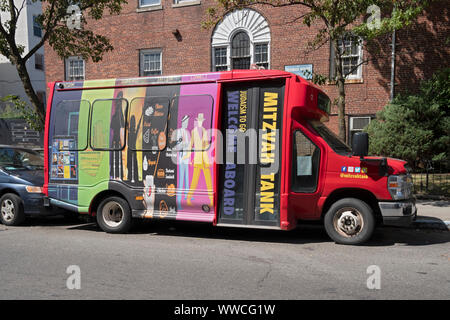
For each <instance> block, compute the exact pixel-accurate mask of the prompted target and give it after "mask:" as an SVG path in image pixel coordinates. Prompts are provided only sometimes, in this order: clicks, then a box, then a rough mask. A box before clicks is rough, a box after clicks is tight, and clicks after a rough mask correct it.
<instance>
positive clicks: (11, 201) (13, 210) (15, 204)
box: [0, 193, 25, 226]
mask: <svg viewBox="0 0 450 320" xmlns="http://www.w3.org/2000/svg"><path fill="white" fill-rule="evenodd" d="M24 220H25V212H24V210H23V203H22V199H20V197H19V196H18V195H16V194H14V193H6V194H4V195H3V196H2V197H1V198H0V222H1V223H2V224H4V225H5V226H18V225H20V224H21V223H22V222H23V221H24Z"/></svg>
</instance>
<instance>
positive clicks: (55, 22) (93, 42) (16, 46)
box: [0, 0, 127, 125]
mask: <svg viewBox="0 0 450 320" xmlns="http://www.w3.org/2000/svg"><path fill="white" fill-rule="evenodd" d="M37 1H39V0H19V1H18V0H0V12H2V13H4V15H2V16H3V17H7V18H3V19H2V18H0V54H2V55H3V56H5V57H7V58H8V59H9V60H10V61H11V63H12V64H13V65H14V66H15V67H16V69H17V72H18V74H19V77H20V79H21V81H22V84H23V87H24V89H25V92H26V94H27V96H28V98H29V99H30V102H31V105H32V107H33V110H35V112H36V115H37V118H38V121H39V122H41V125H43V124H44V119H45V108H44V105H43V104H42V103H41V102H40V101H39V98H38V96H37V94H36V92H35V91H34V89H33V86H32V84H31V80H30V76H29V74H28V71H27V68H26V62H27V60H28V59H30V58H31V57H32V56H33V55H34V54H35V53H36V51H37V50H39V48H41V47H42V46H43V45H44V44H45V43H46V42H47V43H48V44H49V45H50V46H51V47H52V48H53V50H55V52H56V53H57V54H58V55H59V56H60V57H61V58H64V57H68V56H71V55H79V56H82V57H83V58H84V59H86V60H87V59H89V58H90V59H92V61H94V62H97V61H100V60H101V59H102V57H103V54H104V53H105V52H107V51H111V50H113V47H112V45H111V43H110V41H109V39H107V38H106V37H104V36H102V35H98V34H95V33H94V32H93V31H91V30H88V29H85V28H83V27H81V28H70V26H71V25H70V24H69V23H68V21H69V20H70V19H72V18H73V15H72V12H71V11H70V10H68V8H69V7H70V6H71V5H73V4H76V5H78V7H79V9H80V10H81V11H80V13H81V18H80V20H81V23H82V25H84V24H85V23H86V21H87V20H86V19H88V18H89V19H92V20H99V19H101V18H102V17H103V15H104V12H105V11H106V10H108V11H109V13H110V14H119V13H120V11H121V9H122V5H123V4H125V3H127V1H126V0H79V1H73V0H42V1H41V2H42V7H43V10H42V14H41V15H39V16H38V17H37V19H36V20H37V22H38V23H39V24H40V25H41V28H42V31H43V35H42V38H41V40H40V41H39V43H37V44H36V45H35V46H34V47H32V48H29V50H28V52H25V48H24V46H23V45H22V44H20V43H18V42H17V41H16V32H17V27H18V21H19V17H20V15H21V14H23V10H24V8H25V6H27V5H28V4H29V3H30V2H33V3H34V2H37ZM70 21H72V20H70Z"/></svg>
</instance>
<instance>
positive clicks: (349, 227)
mask: <svg viewBox="0 0 450 320" xmlns="http://www.w3.org/2000/svg"><path fill="white" fill-rule="evenodd" d="M333 226H334V229H335V230H336V231H337V232H338V233H339V234H340V235H342V236H344V237H346V238H352V237H355V236H357V235H358V234H360V233H361V231H362V230H363V228H364V220H363V217H362V214H361V212H359V210H357V209H355V208H351V207H345V208H342V209H340V210H339V211H338V212H336V214H335V215H334V219H333Z"/></svg>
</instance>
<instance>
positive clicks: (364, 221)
mask: <svg viewBox="0 0 450 320" xmlns="http://www.w3.org/2000/svg"><path fill="white" fill-rule="evenodd" d="M324 225H325V230H326V231H327V234H328V236H329V237H330V238H331V239H333V240H334V241H335V242H336V243H340V244H350V245H357V244H361V243H364V242H366V241H367V240H369V239H370V237H371V236H372V234H373V231H374V229H375V219H374V215H373V210H372V208H371V207H370V206H369V205H368V204H367V203H365V202H364V201H361V200H359V199H354V198H345V199H341V200H339V201H337V202H335V203H334V204H333V205H332V206H331V207H330V209H329V210H328V212H327V213H326V214H325V218H324Z"/></svg>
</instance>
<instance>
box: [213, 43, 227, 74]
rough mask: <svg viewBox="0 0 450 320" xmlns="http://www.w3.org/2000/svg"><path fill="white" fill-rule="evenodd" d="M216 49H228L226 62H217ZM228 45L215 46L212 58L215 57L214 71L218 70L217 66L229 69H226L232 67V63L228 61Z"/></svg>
mask: <svg viewBox="0 0 450 320" xmlns="http://www.w3.org/2000/svg"><path fill="white" fill-rule="evenodd" d="M216 49H225V51H226V53H225V54H226V57H225V60H226V64H217V63H216ZM228 51H229V50H228V47H226V46H217V47H213V54H212V58H213V70H214V71H217V67H226V68H227V69H226V70H229V69H230V64H229V62H228Z"/></svg>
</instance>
